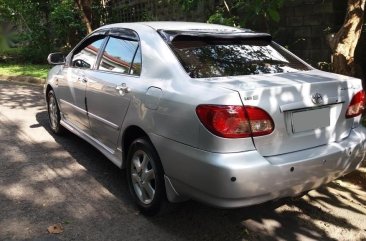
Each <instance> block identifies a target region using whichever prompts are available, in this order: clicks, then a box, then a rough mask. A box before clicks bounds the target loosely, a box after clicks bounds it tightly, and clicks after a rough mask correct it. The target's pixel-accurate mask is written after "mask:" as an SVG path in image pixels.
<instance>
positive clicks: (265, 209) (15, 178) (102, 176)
mask: <svg viewBox="0 0 366 241" xmlns="http://www.w3.org/2000/svg"><path fill="white" fill-rule="evenodd" d="M30 89H31V90H32V91H31V92H30V93H33V95H32V98H30V99H29V100H27V102H31V103H33V104H31V103H30V104H28V103H22V104H23V105H21V107H20V108H23V107H24V108H26V109H29V108H33V109H34V113H35V115H36V116H35V122H34V123H29V125H28V127H27V128H29V129H28V130H25V129H24V128H25V127H24V126H23V125H20V124H18V123H14V122H11V121H6V120H5V118H0V131H1V135H0V141H1V145H0V153H2V154H1V158H0V166H1V169H0V202H1V205H0V213H1V217H0V230H1V232H0V240H14V239H15V240H24V239H26V238H37V237H39V236H42V235H47V234H45V232H46V231H45V230H46V228H47V227H48V226H49V225H51V224H53V223H58V222H60V223H62V224H63V225H64V226H65V232H64V233H63V234H61V235H60V236H58V237H60V238H61V239H62V240H303V239H307V240H339V239H343V237H344V236H338V238H335V236H334V234H333V233H331V231H330V230H332V229H329V228H327V226H325V225H328V226H333V227H339V230H341V229H342V230H347V232H348V234H349V235H353V234H357V233H360V232H362V231H363V230H362V229H361V228H360V225H357V223H356V224H355V223H354V222H352V220H349V219H348V218H347V217H346V216H342V215H340V214H339V213H335V211H334V210H343V211H345V212H349V213H353V214H355V215H361V217H362V215H365V209H364V208H363V209H362V208H357V207H355V205H349V204H345V203H344V198H342V196H340V195H339V194H337V193H334V192H333V191H332V189H337V190H339V191H342V193H343V194H344V195H349V196H351V197H352V199H353V200H354V201H356V202H359V203H364V199H362V198H361V197H360V196H359V195H358V194H357V193H355V192H354V191H352V190H348V189H346V188H340V187H339V186H338V185H336V184H334V183H331V184H329V185H327V186H324V187H322V188H320V189H318V190H317V192H316V194H317V195H315V194H314V193H313V192H311V193H309V194H308V195H306V196H305V197H304V198H301V199H298V200H296V201H295V200H290V199H282V200H279V201H276V202H269V203H265V204H261V205H256V206H252V207H247V208H241V209H234V210H223V209H217V208H212V207H209V206H206V205H203V204H200V203H197V202H194V201H189V202H185V203H180V204H172V205H171V206H170V208H168V210H167V211H166V212H165V213H163V214H162V215H160V216H157V217H150V218H146V217H144V216H142V215H141V214H139V213H138V211H137V209H136V208H135V206H134V205H133V203H132V198H131V197H130V195H129V193H128V188H127V183H126V181H125V176H124V173H123V172H121V171H120V170H119V169H118V168H117V167H115V166H114V165H113V164H112V163H111V162H109V161H108V160H107V158H105V157H104V156H103V155H102V154H101V153H100V152H99V151H98V150H96V149H95V148H94V147H92V146H91V145H90V144H88V143H87V142H85V141H83V140H81V139H80V138H78V137H76V136H75V135H73V134H71V133H66V134H65V135H64V136H56V135H53V134H52V133H51V132H50V129H49V127H48V116H47V112H46V111H45V108H44V102H43V100H42V95H41V93H40V90H39V89H33V88H30ZM33 91H34V92H33ZM4 95H6V96H4ZM1 98H2V101H4V102H3V103H0V104H5V105H6V108H9V109H12V108H18V107H17V103H21V102H22V101H21V97H19V95H18V94H15V95H14V94H12V93H9V94H8V93H7V92H2V96H1ZM5 100H6V101H5ZM0 102H1V100H0ZM8 102H10V103H8ZM27 106H32V107H27ZM3 114H4V113H3ZM0 117H2V116H1V115H0ZM36 130H39V131H42V133H43V134H44V135H49V136H50V138H49V140H47V141H37V136H34V138H33V139H34V140H33V141H32V140H30V139H29V138H24V137H25V136H26V134H24V133H25V132H27V133H28V134H29V133H36V132H35V131H36ZM323 226H324V227H323ZM19 227H21V228H22V229H19ZM361 227H362V225H361ZM365 228H366V227H365ZM335 230H336V231H337V230H338V229H335ZM337 232H338V231H337ZM339 232H340V231H339ZM340 233H341V232H340ZM352 237H355V239H353V240H361V239H362V237H363V236H360V237H358V236H355V235H353V236H352ZM346 239H347V238H344V239H343V240H346ZM350 240H352V239H350Z"/></svg>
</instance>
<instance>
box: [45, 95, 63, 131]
mask: <svg viewBox="0 0 366 241" xmlns="http://www.w3.org/2000/svg"><path fill="white" fill-rule="evenodd" d="M47 109H48V117H49V121H50V127H51V130H52V132H54V133H55V134H62V133H63V132H64V127H63V126H62V125H61V124H60V121H61V115H60V109H59V108H58V104H57V100H56V96H55V93H54V92H53V90H50V91H49V92H48V94H47Z"/></svg>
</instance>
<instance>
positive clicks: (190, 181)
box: [151, 126, 366, 208]
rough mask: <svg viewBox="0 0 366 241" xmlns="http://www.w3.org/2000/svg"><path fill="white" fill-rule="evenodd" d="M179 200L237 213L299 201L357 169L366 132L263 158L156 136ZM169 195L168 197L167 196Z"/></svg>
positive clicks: (168, 175)
mask: <svg viewBox="0 0 366 241" xmlns="http://www.w3.org/2000/svg"><path fill="white" fill-rule="evenodd" d="M151 139H152V141H153V143H154V144H155V146H156V148H157V150H158V153H159V155H160V158H161V160H162V163H163V166H164V170H165V174H166V175H167V177H168V178H169V180H170V183H171V185H172V186H171V187H170V188H169V190H174V191H175V192H174V193H175V194H176V195H178V196H179V195H180V196H182V197H190V198H193V199H196V200H199V201H202V202H204V203H207V204H211V205H213V206H218V207H225V208H234V207H243V206H249V205H254V204H258V203H262V202H266V201H268V200H272V199H276V198H280V197H287V196H296V195H298V194H300V193H302V192H304V191H308V190H310V189H314V188H317V187H319V186H320V185H322V184H325V183H328V182H330V181H332V180H334V179H335V178H337V177H339V176H342V175H345V174H347V173H349V172H351V171H353V170H355V169H356V168H358V167H359V165H360V164H361V162H362V160H363V159H364V156H365V148H366V143H365V139H366V128H364V127H361V126H360V127H358V128H356V129H353V130H352V131H351V133H350V135H349V137H348V138H347V139H345V140H343V141H341V142H338V143H331V144H328V145H323V146H319V147H316V148H311V149H307V150H302V151H297V152H294V153H289V154H284V155H278V156H273V157H262V156H261V155H260V154H259V153H258V152H257V151H248V152H240V153H225V154H223V153H211V152H206V151H203V150H199V149H195V148H193V147H190V146H187V145H184V144H181V143H177V142H174V141H172V140H169V139H166V138H163V137H160V136H156V135H152V136H151ZM168 196H169V195H168Z"/></svg>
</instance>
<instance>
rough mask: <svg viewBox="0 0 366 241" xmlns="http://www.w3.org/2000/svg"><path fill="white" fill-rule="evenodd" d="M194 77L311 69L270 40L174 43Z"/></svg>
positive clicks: (182, 61)
mask: <svg viewBox="0 0 366 241" xmlns="http://www.w3.org/2000/svg"><path fill="white" fill-rule="evenodd" d="M172 47H173V50H174V52H175V53H176V55H177V56H178V58H179V60H180V62H181V63H182V65H183V67H184V68H185V70H186V71H187V73H188V74H189V75H190V76H191V77H192V78H207V77H221V76H237V75H255V74H271V73H284V72H294V71H299V70H308V69H309V68H308V67H307V66H306V65H304V64H303V63H301V62H300V61H298V60H297V59H296V58H294V57H292V56H291V55H290V54H289V53H287V52H285V51H284V50H282V49H281V48H279V47H278V46H276V45H275V44H273V43H270V42H269V41H261V40H256V41H253V40H248V41H245V40H240V41H236V40H227V39H225V40H217V39H216V40H214V41H209V40H208V41H205V40H197V39H195V40H194V41H190V40H183V41H176V42H174V41H173V43H172Z"/></svg>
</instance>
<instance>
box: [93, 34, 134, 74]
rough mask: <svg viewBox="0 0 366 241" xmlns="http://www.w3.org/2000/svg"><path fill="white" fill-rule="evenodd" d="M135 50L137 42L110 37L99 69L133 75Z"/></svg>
mask: <svg viewBox="0 0 366 241" xmlns="http://www.w3.org/2000/svg"><path fill="white" fill-rule="evenodd" d="M137 49H139V43H138V42H137V41H131V40H126V39H120V38H115V37H110V38H109V40H108V43H107V46H106V48H105V50H104V53H103V56H102V59H101V62H100V65H99V69H100V70H107V71H113V72H117V73H124V74H135V73H136V70H135V67H134V65H133V64H132V63H133V61H134V58H135V56H137V52H138V51H137ZM136 63H137V62H136ZM140 65H141V61H140Z"/></svg>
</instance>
